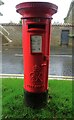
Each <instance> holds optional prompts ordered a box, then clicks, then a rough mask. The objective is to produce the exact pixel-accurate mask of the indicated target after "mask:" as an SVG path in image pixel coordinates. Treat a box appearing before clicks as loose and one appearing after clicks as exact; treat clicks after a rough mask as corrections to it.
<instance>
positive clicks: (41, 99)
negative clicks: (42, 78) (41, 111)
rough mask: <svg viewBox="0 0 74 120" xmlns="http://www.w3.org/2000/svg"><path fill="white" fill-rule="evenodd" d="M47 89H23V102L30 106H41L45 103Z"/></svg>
mask: <svg viewBox="0 0 74 120" xmlns="http://www.w3.org/2000/svg"><path fill="white" fill-rule="evenodd" d="M47 98H48V90H47V91H46V92H42V93H31V92H27V91H24V103H25V105H26V106H28V107H31V108H42V107H45V106H46V105H47Z"/></svg>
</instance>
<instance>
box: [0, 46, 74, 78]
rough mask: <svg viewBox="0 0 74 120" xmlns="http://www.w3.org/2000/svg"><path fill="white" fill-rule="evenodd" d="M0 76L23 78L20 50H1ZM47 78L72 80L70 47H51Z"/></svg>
mask: <svg viewBox="0 0 74 120" xmlns="http://www.w3.org/2000/svg"><path fill="white" fill-rule="evenodd" d="M0 63H1V61H0ZM1 76H2V77H4V76H5V77H6V76H8V77H12V76H13V77H23V54H22V49H21V48H15V49H10V48H3V49H2V70H0V77H1ZM49 76H50V78H56V79H58V78H59V79H60V78H62V79H74V77H72V76H73V75H72V48H71V47H66V46H62V47H57V48H54V47H51V52H50V64H49Z"/></svg>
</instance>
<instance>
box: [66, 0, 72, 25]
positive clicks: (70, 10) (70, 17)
mask: <svg viewBox="0 0 74 120" xmlns="http://www.w3.org/2000/svg"><path fill="white" fill-rule="evenodd" d="M64 23H67V24H72V25H74V0H72V2H71V4H70V7H69V11H68V13H67V16H66V17H65V18H64Z"/></svg>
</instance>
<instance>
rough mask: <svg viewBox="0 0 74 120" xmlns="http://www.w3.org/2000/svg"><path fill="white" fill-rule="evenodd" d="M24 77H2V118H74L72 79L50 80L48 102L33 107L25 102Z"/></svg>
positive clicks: (35, 119)
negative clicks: (73, 112)
mask: <svg viewBox="0 0 74 120" xmlns="http://www.w3.org/2000/svg"><path fill="white" fill-rule="evenodd" d="M23 99H24V98H23V79H15V78H9V79H7V78H5V79H2V109H3V110H2V120H9V119H10V120H16V119H17V120H20V119H21V120H67V119H69V120H70V119H71V118H72V81H63V80H61V81H60V80H49V92H48V104H47V106H46V107H45V108H42V109H39V110H37V109H31V108H29V107H26V106H25V105H24V102H23Z"/></svg>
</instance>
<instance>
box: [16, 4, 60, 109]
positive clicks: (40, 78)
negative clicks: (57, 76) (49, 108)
mask: <svg viewBox="0 0 74 120" xmlns="http://www.w3.org/2000/svg"><path fill="white" fill-rule="evenodd" d="M57 9H58V7H57V6H56V5H54V4H52V3H47V2H24V3H20V4H18V5H17V6H16V11H17V12H18V13H20V14H21V15H22V16H23V17H22V24H23V25H22V37H23V38H22V39H23V40H22V45H23V60H24V91H25V94H24V96H25V103H26V105H27V106H30V107H33V108H38V107H42V106H44V105H46V103H47V93H48V67H49V54H50V28H51V19H52V15H53V14H54V13H56V12H57Z"/></svg>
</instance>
